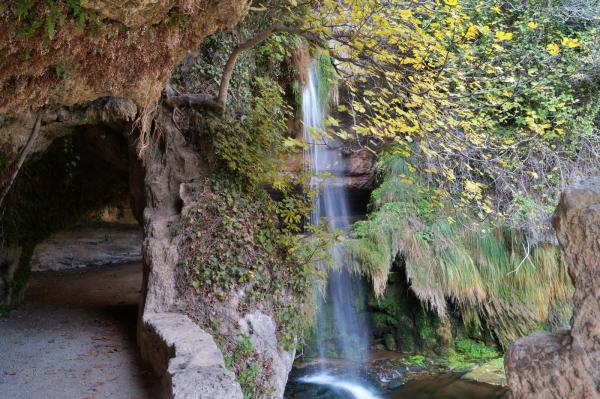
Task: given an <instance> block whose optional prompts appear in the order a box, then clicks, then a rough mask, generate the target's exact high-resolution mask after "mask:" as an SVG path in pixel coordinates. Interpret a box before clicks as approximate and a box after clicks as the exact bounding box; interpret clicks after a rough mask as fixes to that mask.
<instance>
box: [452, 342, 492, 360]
mask: <svg viewBox="0 0 600 399" xmlns="http://www.w3.org/2000/svg"><path fill="white" fill-rule="evenodd" d="M455 346H456V351H457V352H458V353H460V354H462V355H463V356H465V357H467V358H469V359H473V360H478V359H489V358H492V357H497V356H498V355H500V354H499V353H498V351H497V349H496V348H493V347H489V346H487V345H485V344H483V343H481V342H477V341H474V340H472V339H468V338H461V339H458V340H456V342H455Z"/></svg>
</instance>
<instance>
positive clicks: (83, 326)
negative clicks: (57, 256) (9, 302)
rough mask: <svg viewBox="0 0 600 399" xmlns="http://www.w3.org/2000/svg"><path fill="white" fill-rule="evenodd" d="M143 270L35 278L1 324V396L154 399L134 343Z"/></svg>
mask: <svg viewBox="0 0 600 399" xmlns="http://www.w3.org/2000/svg"><path fill="white" fill-rule="evenodd" d="M141 278H142V277H141V265H140V264H127V265H120V266H106V267H102V268H86V269H85V270H83V269H80V270H76V271H69V272H44V273H37V274H34V275H33V276H32V278H31V280H30V285H29V288H28V290H27V295H26V300H25V303H24V305H23V306H21V307H20V308H19V309H17V310H16V311H13V312H11V314H10V315H9V316H8V318H2V319H0V398H2V399H4V398H6V399H8V398H10V399H103V398H111V399H153V398H156V397H157V392H158V380H157V378H156V377H155V376H154V374H153V373H152V372H151V371H150V370H149V369H148V368H146V367H145V366H144V365H143V364H142V362H141V360H140V358H139V355H138V352H137V347H136V342H135V328H136V317H137V304H138V298H139V290H140V287H141Z"/></svg>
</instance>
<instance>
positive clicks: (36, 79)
mask: <svg viewBox="0 0 600 399" xmlns="http://www.w3.org/2000/svg"><path fill="white" fill-rule="evenodd" d="M9 3H11V2H9ZM12 3H14V4H10V5H7V7H5V9H3V11H2V12H0V26H2V29H1V30H0V48H2V50H3V54H2V57H3V58H2V59H3V63H2V67H1V68H0V113H7V112H14V113H22V112H25V111H27V110H29V109H34V110H35V109H38V108H40V107H41V106H43V105H44V104H50V105H57V104H58V105H73V104H81V103H85V102H88V101H92V100H95V99H97V98H99V97H104V96H115V97H124V98H128V99H130V100H132V101H133V102H134V103H135V104H136V105H138V106H140V107H146V106H148V105H149V104H151V103H152V102H153V101H155V100H157V99H158V97H159V96H160V93H161V91H162V89H163V88H164V86H165V84H166V82H167V80H168V79H169V78H170V76H171V75H172V72H173V69H174V67H175V66H176V65H177V64H178V63H179V62H181V60H182V59H183V57H184V56H185V54H186V53H187V52H188V51H192V50H194V49H195V48H196V46H197V45H198V44H200V42H201V41H202V40H203V39H204V38H205V37H206V36H208V35H210V34H212V33H214V32H217V31H219V30H222V29H226V28H231V27H233V26H235V25H236V24H237V23H238V22H239V21H240V20H241V18H242V17H243V16H244V15H245V14H246V12H247V10H248V1H246V0H127V1H118V0H87V1H82V2H81V7H82V10H83V13H84V14H82V15H86V16H87V18H84V20H83V23H82V21H81V20H80V18H79V17H78V16H75V15H74V13H75V11H74V10H72V9H71V8H70V7H69V6H67V5H66V4H65V3H66V2H52V3H50V2H42V1H40V2H32V3H33V5H32V6H31V8H29V9H27V11H26V13H27V15H25V16H22V15H21V16H19V13H20V11H19V9H18V7H17V2H12ZM51 13H58V14H59V15H60V16H61V19H62V22H61V23H58V22H57V23H56V24H55V26H53V28H52V30H51V31H48V27H47V26H48V25H47V24H46V23H45V21H46V20H47V18H49V17H48V15H50V14H51ZM31 21H44V22H42V23H41V26H35V25H34V24H32V23H31ZM23 32H27V34H23Z"/></svg>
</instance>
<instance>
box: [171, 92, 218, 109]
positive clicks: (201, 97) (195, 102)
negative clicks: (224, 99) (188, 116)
mask: <svg viewBox="0 0 600 399" xmlns="http://www.w3.org/2000/svg"><path fill="white" fill-rule="evenodd" d="M165 104H167V105H168V106H170V107H173V108H175V107H202V108H212V109H214V110H217V111H223V106H221V104H219V103H218V102H217V99H216V98H215V97H214V96H211V95H208V94H182V95H179V96H172V97H168V98H167V99H166V100H165Z"/></svg>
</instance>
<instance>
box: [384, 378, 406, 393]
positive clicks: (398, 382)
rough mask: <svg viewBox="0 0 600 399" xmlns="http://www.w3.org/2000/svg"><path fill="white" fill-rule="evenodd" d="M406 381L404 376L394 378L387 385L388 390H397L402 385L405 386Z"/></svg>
mask: <svg viewBox="0 0 600 399" xmlns="http://www.w3.org/2000/svg"><path fill="white" fill-rule="evenodd" d="M407 381H408V378H407V377H405V376H402V377H397V378H394V379H393V380H391V381H390V382H389V383H388V389H392V390H393V389H398V388H400V387H401V386H402V385H404V384H406V382H407Z"/></svg>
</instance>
